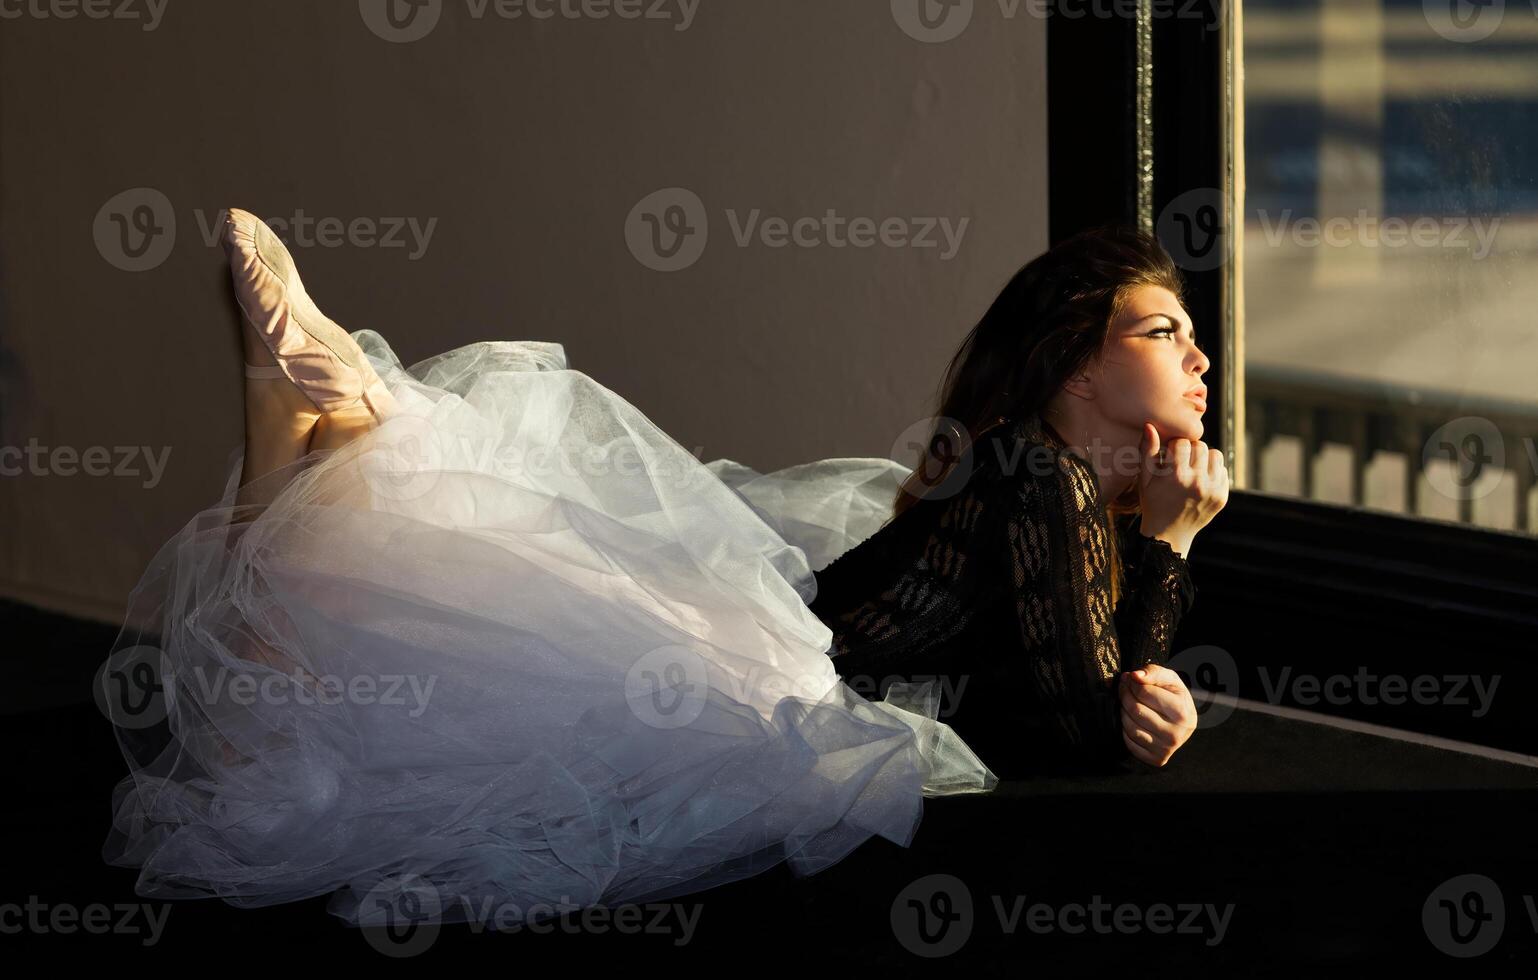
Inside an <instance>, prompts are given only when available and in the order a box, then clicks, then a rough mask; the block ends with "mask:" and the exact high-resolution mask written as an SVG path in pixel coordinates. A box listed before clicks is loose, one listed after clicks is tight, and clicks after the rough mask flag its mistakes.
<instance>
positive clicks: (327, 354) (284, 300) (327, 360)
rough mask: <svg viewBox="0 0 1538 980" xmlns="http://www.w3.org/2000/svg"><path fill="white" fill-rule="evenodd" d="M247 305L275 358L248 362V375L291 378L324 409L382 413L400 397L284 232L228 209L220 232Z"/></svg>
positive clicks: (248, 315)
mask: <svg viewBox="0 0 1538 980" xmlns="http://www.w3.org/2000/svg"><path fill="white" fill-rule="evenodd" d="M221 241H222V243H223V245H224V251H225V254H226V255H228V256H229V260H230V275H231V277H232V278H233V279H234V282H235V299H236V302H237V303H239V305H240V310H241V313H243V314H244V315H245V318H246V320H247V321H248V322H249V323H250V324H251V326H252V328H253V329H254V330H255V331H256V335H257V336H258V337H260V338H261V340H262V343H263V344H265V345H266V346H267V349H268V350H269V351H271V352H272V356H273V359H274V360H275V361H277V364H276V365H265V366H264V365H255V364H247V365H246V377H248V378H287V379H288V380H289V381H291V382H293V384H294V386H295V387H296V388H298V389H299V390H300V391H301V392H302V393H303V394H304V396H305V397H306V398H307V399H309V401H310V403H311V404H313V405H314V406H315V408H316V409H317V410H318V411H320V412H338V411H344V410H348V409H356V408H359V407H362V408H366V409H367V410H368V412H369V413H370V414H371V415H373V416H374V417H375V418H376V419H380V420H383V419H384V418H385V417H387V416H389V415H391V414H393V413H394V411H395V399H394V398H393V397H392V396H391V394H390V391H389V389H388V388H386V387H385V384H384V382H383V381H382V380H381V379H380V377H379V375H378V374H377V373H375V371H374V368H373V366H372V365H370V364H369V361H368V357H367V356H366V355H365V354H364V353H363V349H362V348H361V347H359V346H358V343H357V341H355V340H353V339H352V337H351V335H349V334H348V332H347V331H346V330H344V329H342V327H341V326H340V325H338V324H337V323H336V322H334V321H333V320H332V319H331V318H330V317H328V316H326V315H325V314H324V313H322V312H321V311H320V308H319V307H318V306H316V305H315V301H314V300H312V299H310V296H309V294H308V293H307V292H305V289H304V283H303V282H302V281H301V280H300V278H299V270H298V269H297V268H296V267H295V265H294V260H293V257H292V256H291V255H289V253H288V249H287V248H286V247H284V245H283V242H282V241H280V240H279V239H278V236H277V235H275V234H273V232H272V229H271V228H269V227H267V225H266V223H264V222H263V221H262V220H261V219H260V218H258V217H257V216H256V215H254V214H252V213H251V212H249V211H242V210H240V209H239V208H229V209H226V210H225V212H224V233H223V236H222V238H221Z"/></svg>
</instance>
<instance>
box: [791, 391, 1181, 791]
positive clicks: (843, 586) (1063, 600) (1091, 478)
mask: <svg viewBox="0 0 1538 980" xmlns="http://www.w3.org/2000/svg"><path fill="white" fill-rule="evenodd" d="M1112 533H1115V534H1116V535H1117V536H1118V542H1119V544H1120V553H1121V560H1122V565H1123V572H1124V576H1125V578H1124V581H1125V586H1124V588H1123V590H1122V594H1121V596H1120V601H1119V602H1118V603H1117V604H1116V605H1115V608H1114V610H1113V607H1112V601H1111V578H1110V554H1109V551H1108V548H1107V543H1108V540H1109V536H1110V535H1111V534H1112ZM816 575H817V586H818V591H817V595H816V597H815V598H814V600H813V602H812V604H811V608H812V610H813V612H815V613H816V614H817V616H818V617H819V618H820V619H821V620H822V621H823V622H824V623H826V624H827V625H828V626H829V628H831V629H832V630H833V647H832V649H831V650H830V651H829V652H830V655H831V656H833V657H834V665H835V668H836V669H837V670H838V673H839V675H840V676H841V677H842V678H843V679H844V681H845V682H846V683H848V684H849V685H850V686H851V687H853V688H854V689H855V690H856V691H858V692H859V693H860V694H862V695H864V696H865V697H867V698H871V699H873V700H880V699H881V698H882V697H884V696H885V694H884V692H885V689H886V686H887V685H888V684H889V683H890V682H891V681H893V680H904V681H922V680H924V679H926V678H936V679H937V680H939V681H940V685H941V690H942V696H941V702H940V720H941V721H945V722H948V723H949V724H950V725H951V726H952V727H953V728H955V730H956V732H957V733H958V734H959V735H961V737H962V738H963V739H964V740H965V741H966V742H967V743H968V744H969V745H970V746H972V748H973V750H974V751H976V752H977V754H978V755H979V756H981V757H982V759H983V761H984V762H985V763H987V764H988V766H989V767H990V768H991V769H993V771H994V772H995V773H997V774H998V775H1000V776H1002V777H1011V776H1022V775H1028V774H1031V773H1048V772H1064V771H1085V770H1104V769H1107V768H1114V767H1119V766H1120V765H1121V764H1122V763H1123V762H1124V761H1131V759H1132V757H1131V754H1130V753H1129V752H1128V751H1127V748H1126V745H1125V744H1124V742H1123V741H1122V735H1121V733H1122V722H1121V712H1120V704H1119V701H1118V696H1117V685H1118V684H1119V683H1120V675H1121V672H1122V671H1124V670H1135V669H1136V668H1137V667H1139V666H1142V665H1144V664H1147V663H1160V664H1163V663H1166V662H1167V661H1168V658H1169V655H1170V639H1171V637H1172V635H1173V634H1174V632H1175V628H1176V626H1177V625H1178V623H1179V621H1180V618H1181V616H1182V615H1183V614H1184V613H1185V612H1186V611H1187V610H1188V609H1189V608H1190V606H1191V603H1192V601H1193V600H1194V598H1195V595H1196V588H1195V586H1194V585H1193V584H1192V582H1191V578H1190V573H1189V568H1188V566H1187V563H1186V560H1185V559H1184V558H1182V557H1180V556H1179V555H1177V554H1175V552H1174V551H1173V550H1171V548H1170V546H1169V545H1168V544H1167V543H1165V542H1164V541H1161V540H1158V539H1156V538H1149V537H1145V536H1143V535H1142V534H1141V533H1140V532H1139V530H1138V529H1137V527H1136V517H1135V515H1134V516H1132V517H1131V518H1130V519H1128V520H1118V521H1117V522H1116V524H1115V529H1114V532H1113V530H1112V524H1111V521H1110V519H1109V517H1108V515H1107V513H1106V510H1105V507H1104V504H1103V502H1102V501H1101V498H1100V493H1099V483H1098V481H1097V479H1096V477H1095V474H1094V472H1093V471H1092V469H1091V468H1090V465H1089V464H1088V463H1087V462H1086V461H1085V460H1083V459H1082V458H1081V457H1079V456H1078V455H1076V454H1074V453H1073V452H1070V451H1068V450H1066V448H1065V447H1064V445H1063V444H1062V442H1061V441H1060V440H1059V439H1058V438H1057V436H1056V434H1055V433H1054V432H1053V431H1052V429H1051V428H1050V427H1049V426H1046V425H1045V424H1044V423H1043V422H1042V421H1041V419H1040V418H1039V417H1038V416H1031V417H1030V418H1029V419H1026V420H1020V421H1016V422H1013V423H1006V424H1004V425H1000V426H996V427H994V428H993V429H991V430H989V431H988V432H985V433H984V434H983V436H982V438H980V439H979V440H978V442H977V444H976V445H975V446H974V447H972V449H971V450H970V451H968V452H967V453H966V454H965V455H964V456H963V457H962V460H961V462H960V463H959V464H958V465H957V467H956V468H955V470H953V476H952V477H950V478H948V479H947V480H946V481H945V482H944V483H942V484H941V486H940V487H938V488H936V490H934V491H931V492H930V493H929V495H928V496H926V497H925V498H924V499H923V500H920V501H919V502H918V503H916V504H915V505H914V506H912V507H911V508H909V509H908V510H906V511H904V512H903V513H902V514H901V515H899V516H898V517H897V518H896V519H894V520H892V521H891V522H889V523H888V524H887V525H886V526H884V527H883V528H882V529H881V530H880V531H878V532H877V533H876V534H874V535H873V536H872V537H870V538H869V539H867V540H866V541H864V542H862V543H860V544H859V545H858V546H856V547H855V548H852V549H851V550H849V551H848V552H846V553H845V554H843V555H841V556H840V557H839V558H837V559H836V560H835V561H833V562H832V563H830V564H829V565H828V566H827V567H826V568H824V569H822V570H821V571H819V572H817V573H816Z"/></svg>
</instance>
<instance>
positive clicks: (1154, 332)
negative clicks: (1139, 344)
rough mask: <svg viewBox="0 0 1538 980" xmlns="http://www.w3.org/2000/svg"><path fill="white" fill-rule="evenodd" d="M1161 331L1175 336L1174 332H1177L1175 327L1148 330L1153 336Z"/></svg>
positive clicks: (1149, 334)
mask: <svg viewBox="0 0 1538 980" xmlns="http://www.w3.org/2000/svg"><path fill="white" fill-rule="evenodd" d="M1161 333H1167V334H1170V335H1172V336H1173V335H1174V333H1175V328H1174V327H1160V328H1158V329H1157V330H1150V331H1149V332H1148V336H1150V337H1153V336H1157V335H1158V334H1161Z"/></svg>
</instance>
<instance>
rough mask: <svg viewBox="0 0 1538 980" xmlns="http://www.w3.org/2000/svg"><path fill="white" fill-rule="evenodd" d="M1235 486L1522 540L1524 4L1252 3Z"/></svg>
mask: <svg viewBox="0 0 1538 980" xmlns="http://www.w3.org/2000/svg"><path fill="white" fill-rule="evenodd" d="M1239 33H1240V34H1241V35H1242V64H1243V71H1242V75H1243V86H1242V92H1243V95H1242V117H1241V118H1242V120H1243V123H1242V128H1243V137H1242V146H1243V158H1244V159H1243V167H1242V173H1243V186H1244V193H1243V204H1242V208H1243V222H1242V225H1240V226H1239V228H1238V230H1237V233H1236V234H1237V237H1238V239H1239V241H1238V243H1237V245H1238V247H1239V248H1240V249H1242V261H1241V262H1240V263H1239V269H1240V272H1239V277H1240V278H1242V281H1243V297H1244V298H1243V310H1242V322H1241V324H1240V327H1239V329H1240V330H1241V331H1242V337H1243V339H1242V346H1241V347H1240V349H1241V350H1242V352H1243V353H1242V361H1243V384H1242V401H1243V409H1244V411H1243V416H1242V418H1243V422H1242V426H1243V429H1244V436H1243V438H1244V452H1243V453H1242V454H1241V459H1242V460H1243V463H1242V465H1243V467H1244V470H1245V472H1244V473H1243V474H1239V475H1236V476H1237V477H1238V479H1239V480H1240V481H1242V482H1241V483H1240V484H1239V485H1242V486H1244V487H1246V488H1247V489H1251V490H1258V491H1262V492H1266V493H1275V494H1281V495H1288V496H1295V497H1303V498H1308V499H1312V500H1319V501H1325V502H1333V503H1339V504H1347V505H1357V506H1362V507H1366V508H1372V509H1380V510H1385V511H1391V512H1397V513H1403V514H1409V515H1414V516H1417V517H1422V518H1425V519H1428V520H1440V521H1452V522H1461V523H1466V524H1473V525H1479V526H1482V527H1487V528H1495V529H1505V530H1510V531H1515V532H1519V533H1522V534H1527V535H1530V534H1532V533H1533V532H1534V529H1535V528H1538V501H1535V499H1534V497H1535V495H1534V494H1533V493H1532V489H1533V484H1534V477H1535V474H1538V447H1535V436H1538V7H1535V6H1530V5H1529V4H1526V3H1510V4H1500V3H1498V2H1490V0H1483V2H1475V3H1470V2H1468V0H1444V2H1441V3H1437V2H1432V0H1424V2H1423V0H1248V2H1246V3H1244V4H1243V13H1242V18H1241V22H1240V27H1239Z"/></svg>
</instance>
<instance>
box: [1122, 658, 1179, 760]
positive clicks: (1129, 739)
mask: <svg viewBox="0 0 1538 980" xmlns="http://www.w3.org/2000/svg"><path fill="white" fill-rule="evenodd" d="M1121 728H1122V741H1124V742H1126V743H1127V750H1128V751H1129V752H1131V753H1132V756H1133V758H1135V759H1137V760H1138V761H1139V762H1142V763H1144V764H1146V765H1149V766H1152V767H1154V768H1155V769H1157V768H1159V767H1161V766H1163V765H1164V764H1165V763H1166V762H1168V761H1169V760H1170V756H1172V755H1174V754H1175V750H1176V749H1178V748H1180V747H1181V746H1182V745H1184V744H1185V743H1186V740H1187V739H1189V738H1190V737H1191V733H1192V732H1195V731H1196V702H1195V701H1194V700H1193V699H1192V698H1191V692H1190V691H1189V690H1188V689H1187V688H1186V683H1185V681H1183V680H1181V679H1180V675H1179V674H1177V673H1176V672H1175V671H1173V670H1170V669H1169V668H1168V667H1165V666H1162V665H1160V664H1148V665H1146V666H1144V667H1142V668H1140V669H1138V670H1134V671H1129V672H1127V673H1124V674H1122V675H1121Z"/></svg>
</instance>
